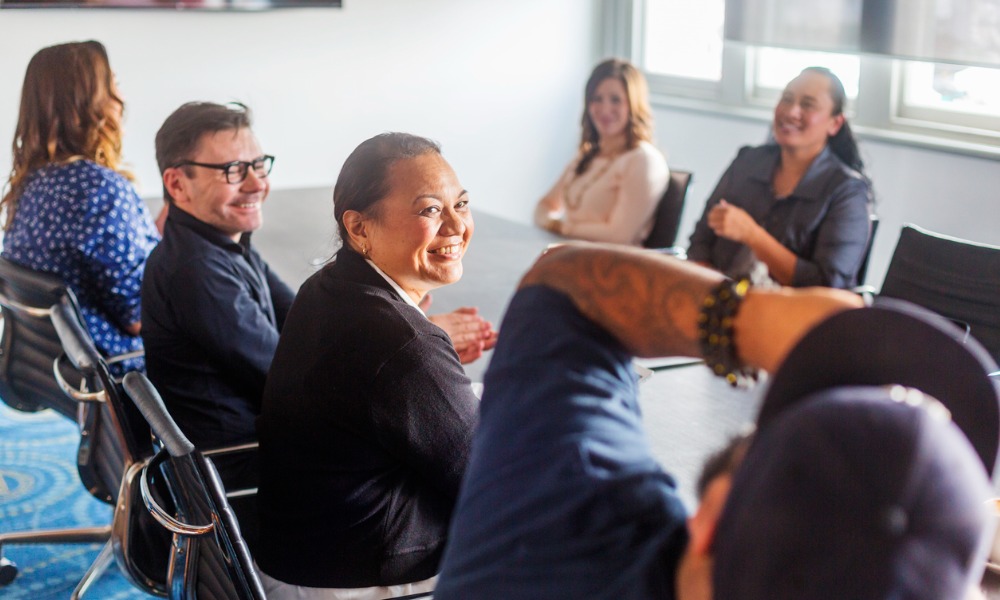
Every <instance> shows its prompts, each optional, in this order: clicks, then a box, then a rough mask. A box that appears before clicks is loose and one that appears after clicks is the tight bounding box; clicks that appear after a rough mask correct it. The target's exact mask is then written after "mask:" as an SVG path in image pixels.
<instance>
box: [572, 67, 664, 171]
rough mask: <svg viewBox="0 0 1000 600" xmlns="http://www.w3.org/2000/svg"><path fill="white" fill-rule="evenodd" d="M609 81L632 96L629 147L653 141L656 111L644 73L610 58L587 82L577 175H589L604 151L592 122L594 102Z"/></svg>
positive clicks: (629, 100) (627, 135) (628, 130)
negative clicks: (598, 91)
mask: <svg viewBox="0 0 1000 600" xmlns="http://www.w3.org/2000/svg"><path fill="white" fill-rule="evenodd" d="M605 79H617V80H618V81H620V82H622V85H623V86H625V92H626V94H628V105H629V106H628V108H629V124H628V128H627V129H626V130H625V137H626V142H625V147H626V148H627V149H630V150H631V149H632V148H635V147H636V146H638V145H639V142H652V141H653V110H652V108H650V106H649V88H648V87H647V85H646V78H645V77H643V76H642V72H641V71H640V70H639V69H637V68H636V67H635V66H634V65H633V64H632V63H630V62H628V61H624V60H621V59H618V58H609V59H608V60H605V61H604V62H602V63H600V64H598V65H597V66H596V67H594V70H593V71H592V72H591V73H590V79H588V80H587V87H586V88H585V91H584V97H583V117H582V118H581V119H580V124H581V125H582V126H583V134H582V136H581V138H580V154H581V155H582V158H581V159H580V162H579V164H577V166H576V174H577V175H582V174H583V173H585V172H586V171H587V168H588V167H589V166H590V162H591V161H592V160H593V159H594V157H595V156H597V154H598V153H599V152H600V151H601V147H600V136H599V135H598V133H597V128H596V127H594V121H593V120H592V119H591V118H590V110H589V109H590V101H591V100H592V99H593V97H594V94H595V93H596V92H597V86H598V85H600V84H601V82H602V81H604V80H605Z"/></svg>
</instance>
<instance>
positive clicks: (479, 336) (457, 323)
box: [427, 306, 497, 364]
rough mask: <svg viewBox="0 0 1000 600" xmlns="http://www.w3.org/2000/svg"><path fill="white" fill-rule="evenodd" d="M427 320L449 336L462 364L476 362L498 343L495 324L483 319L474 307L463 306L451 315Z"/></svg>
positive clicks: (436, 316) (435, 316) (433, 316)
mask: <svg viewBox="0 0 1000 600" xmlns="http://www.w3.org/2000/svg"><path fill="white" fill-rule="evenodd" d="M427 318H428V319H430V320H431V322H432V323H434V324H435V325H437V326H438V327H440V328H441V329H444V331H445V333H447V334H448V337H450V338H451V343H452V344H453V345H454V346H455V351H456V352H458V359H459V360H460V361H461V362H462V364H469V363H470V362H472V361H474V360H476V359H477V358H479V357H480V356H482V355H483V352H485V351H486V350H490V349H491V348H493V346H495V345H496V343H497V332H496V331H495V330H494V329H493V324H492V323H490V322H489V321H487V320H486V319H484V318H482V317H481V316H480V315H479V311H478V310H477V309H476V308H474V307H471V306H463V307H462V308H459V309H456V310H454V311H452V312H450V313H445V314H443V315H430V316H429V317H427Z"/></svg>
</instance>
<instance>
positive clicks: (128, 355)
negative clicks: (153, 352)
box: [104, 350, 146, 365]
mask: <svg viewBox="0 0 1000 600" xmlns="http://www.w3.org/2000/svg"><path fill="white" fill-rule="evenodd" d="M143 356H146V351H145V350H133V351H132V352H125V353H123V354H116V355H114V356H109V357H107V358H105V359H104V362H106V363H108V364H109V365H113V364H115V363H120V362H122V361H125V360H132V359H133V358H142V357H143Z"/></svg>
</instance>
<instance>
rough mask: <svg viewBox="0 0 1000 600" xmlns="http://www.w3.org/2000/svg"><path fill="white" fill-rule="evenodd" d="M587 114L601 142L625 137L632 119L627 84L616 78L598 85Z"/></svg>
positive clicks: (589, 103) (608, 79)
mask: <svg viewBox="0 0 1000 600" xmlns="http://www.w3.org/2000/svg"><path fill="white" fill-rule="evenodd" d="M587 114H588V115H589V116H590V120H591V121H592V122H593V123H594V129H595V130H596V131H597V135H598V136H599V137H600V139H601V141H605V142H606V141H607V140H609V139H611V138H614V137H618V136H622V135H625V129H626V128H627V127H628V125H629V117H630V113H629V100H628V91H626V89H625V84H623V83H622V82H621V81H620V80H618V79H617V78H614V77H609V78H607V79H604V80H603V81H601V82H600V83H598V84H597V87H596V88H594V94H593V95H592V96H591V97H590V100H589V101H588V102H587Z"/></svg>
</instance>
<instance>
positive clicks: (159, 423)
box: [122, 371, 194, 456]
mask: <svg viewBox="0 0 1000 600" xmlns="http://www.w3.org/2000/svg"><path fill="white" fill-rule="evenodd" d="M122 385H123V386H124V387H125V392H126V393H127V394H128V396H129V398H131V399H132V402H134V403H135V405H136V407H138V408H139V412H141V413H142V416H143V417H145V418H146V422H148V423H149V427H150V429H152V430H153V434H154V435H155V436H156V437H158V438H159V439H160V442H162V443H163V447H164V448H166V450H167V452H168V453H169V454H170V456H184V455H186V454H190V453H191V452H193V451H194V444H192V443H191V441H190V440H188V439H187V436H185V435H184V432H182V431H181V428H180V427H178V426H177V423H176V422H175V421H174V419H173V418H172V417H171V416H170V413H169V412H167V407H166V406H164V405H163V398H161V397H160V393H159V392H157V391H156V388H155V387H153V384H152V383H150V382H149V380H148V379H146V376H145V375H143V374H142V373H139V372H138V371H131V372H129V373H126V374H125V377H124V379H123V380H122Z"/></svg>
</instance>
